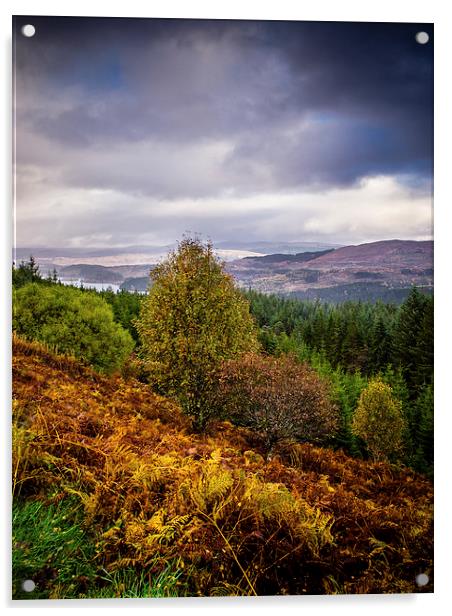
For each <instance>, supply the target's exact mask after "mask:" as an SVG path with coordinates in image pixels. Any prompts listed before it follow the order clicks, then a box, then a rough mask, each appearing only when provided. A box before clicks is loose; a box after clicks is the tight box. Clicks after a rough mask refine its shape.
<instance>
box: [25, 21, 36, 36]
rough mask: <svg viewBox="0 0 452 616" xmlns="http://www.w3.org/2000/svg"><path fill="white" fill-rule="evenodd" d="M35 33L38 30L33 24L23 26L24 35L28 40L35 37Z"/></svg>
mask: <svg viewBox="0 0 452 616" xmlns="http://www.w3.org/2000/svg"><path fill="white" fill-rule="evenodd" d="M35 32H36V28H35V27H34V26H33V24H25V26H22V34H23V35H24V36H26V37H27V38H31V37H32V36H34V35H35Z"/></svg>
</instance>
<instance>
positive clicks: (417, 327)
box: [394, 287, 427, 395]
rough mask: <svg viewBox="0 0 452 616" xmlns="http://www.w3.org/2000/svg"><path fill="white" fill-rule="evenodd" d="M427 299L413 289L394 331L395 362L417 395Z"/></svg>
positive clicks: (413, 393)
mask: <svg viewBox="0 0 452 616" xmlns="http://www.w3.org/2000/svg"><path fill="white" fill-rule="evenodd" d="M426 303H427V300H426V298H425V297H424V296H423V295H421V294H420V293H419V291H418V290H417V288H416V287H413V289H412V291H411V292H410V294H409V296H408V298H407V299H406V301H405V302H404V303H403V305H402V307H401V309H400V313H399V317H398V320H397V324H396V327H395V331H394V360H395V364H396V365H397V366H399V367H400V368H401V370H402V372H403V375H404V377H405V379H406V382H407V384H408V387H409V389H410V391H411V392H412V395H415V392H416V390H417V386H418V385H419V382H418V375H417V364H418V360H419V346H418V345H419V340H420V338H421V330H422V324H423V322H424V316H425V311H426Z"/></svg>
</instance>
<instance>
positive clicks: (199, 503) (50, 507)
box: [13, 338, 433, 597]
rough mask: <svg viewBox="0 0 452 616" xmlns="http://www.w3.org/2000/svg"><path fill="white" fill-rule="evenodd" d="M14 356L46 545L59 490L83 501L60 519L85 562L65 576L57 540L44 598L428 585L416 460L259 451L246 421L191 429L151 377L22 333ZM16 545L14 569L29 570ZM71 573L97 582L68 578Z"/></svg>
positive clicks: (24, 468) (28, 503)
mask: <svg viewBox="0 0 452 616" xmlns="http://www.w3.org/2000/svg"><path fill="white" fill-rule="evenodd" d="M13 369H14V403H13V411H14V413H13V414H14V418H13V419H14V435H13V489H14V499H15V502H16V504H17V505H18V506H19V509H18V511H20V507H22V508H24V509H23V510H24V511H26V508H27V507H37V506H38V505H39V504H40V503H41V504H42V503H45V507H46V508H47V509H45V510H43V511H45V513H46V515H45V516H44V518H43V520H44V521H43V522H42V524H44V528H45V529H46V530H45V532H44V531H39V532H44V535H45V536H46V537H47V535H48V534H49V538H48V540H47V539H46V542H44V545H51V542H52V541H56V540H57V539H56V538H54V537H52V536H51V533H50V527H51V526H52V525H53V526H52V528H54V527H60V528H62V529H63V528H66V526H65V524H63V523H62V522H61V521H59V518H58V516H59V515H60V513H61V515H64V514H63V513H62V512H63V510H64V507H63V505H62V503H63V504H67V503H71V511H74V512H77V514H76V518H73V517H70V518H67V523H68V527H67V532H68V533H69V535H68V536H70V537H71V540H72V539H73V540H74V544H73V545H74V549H78V550H79V553H80V554H82V555H83V556H82V559H81V561H82V563H83V562H84V563H85V565H82V564H81V565H80V567H82V568H83V567H85V569H84V572H82V571H81V570H79V569H76V572H75V573H70V575H69V571H68V570H67V569H66V568H65V567H66V565H67V567H68V568H69V569H70V568H71V566H72V565H71V562H72V561H71V554H74V553H73V552H68V553H67V554H66V550H68V549H69V548H68V545H67V544H66V542H64V548H63V550H61V551H60V552H58V554H65V555H66V557H67V558H66V561H65V562H66V565H65V567H60V568H61V569H62V571H64V573H63V572H60V573H59V574H58V575H59V576H60V577H61V576H63V577H62V579H63V582H62V583H61V584H60V585H58V584H56V583H54V584H53V590H52V591H51V592H52V596H53V597H57V596H58V597H61V596H69V595H68V594H67V593H69V592H72V593H74V595H71V596H79V597H81V596H86V597H88V596H89V597H106V596H140V597H142V596H161V595H158V594H155V593H159V592H161V593H163V596H173V595H174V594H177V595H179V596H184V595H185V596H186V595H198V596H206V595H207V596H209V595H254V594H258V595H264V594H334V593H381V592H384V593H388V592H418V591H422V592H425V591H426V592H429V591H431V590H432V588H433V586H432V581H430V583H429V584H428V585H427V586H425V587H423V588H422V589H419V588H418V587H417V586H416V583H415V578H416V575H417V574H419V573H427V574H428V575H429V578H430V580H432V578H433V575H432V534H433V533H432V485H431V483H430V482H429V481H427V480H426V479H425V478H423V477H422V476H420V475H418V474H416V473H414V472H413V471H409V470H406V469H401V468H396V467H394V466H391V465H389V464H386V463H383V462H381V463H369V462H366V461H363V460H357V459H353V458H350V457H349V456H347V455H345V454H344V453H342V452H334V451H332V450H328V449H322V448H319V447H314V446H312V445H296V446H291V447H286V448H285V449H280V451H279V452H276V454H275V455H274V457H273V459H271V460H267V461H266V460H265V459H264V457H263V456H262V455H260V453H259V452H258V451H256V449H255V448H254V441H253V435H252V434H250V433H249V432H247V431H246V430H244V429H237V428H234V427H233V426H232V425H231V424H228V423H227V422H222V423H218V424H217V425H216V428H215V429H212V432H211V434H205V435H193V434H192V433H191V432H190V425H189V423H188V420H187V418H186V417H184V416H183V415H182V414H181V413H180V410H179V408H178V407H177V406H176V405H175V404H173V403H171V402H170V401H168V400H166V399H164V398H161V397H159V396H156V395H154V394H152V393H151V392H150V391H149V389H148V388H146V387H145V386H144V385H142V384H140V383H138V382H136V381H134V380H127V381H125V380H123V379H121V378H119V377H113V378H107V377H103V376H100V375H98V374H96V373H94V372H93V371H91V370H90V369H88V368H83V367H81V366H80V365H79V364H78V363H77V362H74V361H73V360H70V359H68V358H59V357H58V356H55V355H53V354H52V353H50V352H49V351H47V350H45V349H44V348H43V347H41V346H39V345H37V344H30V343H25V342H23V341H21V340H19V339H17V338H16V339H15V340H14V356H13ZM73 503H76V505H73ZM64 506H66V505H64ZM62 507H63V509H62ZM47 514H48V516H50V517H47ZM23 515H25V514H23ZM52 515H53V516H57V519H56V521H55V520H54V519H53V518H52V517H51V516H52ZM74 515H75V514H74ZM19 517H20V516H19ZM37 519H39V516H37ZM40 523H41V522H40ZM22 526H23V524H22ZM20 527H21V524H19V528H20ZM62 532H66V531H62ZM71 533H74V536H72V535H71ZM15 540H16V543H17V541H18V542H19V549H20V546H21V542H23V541H25V542H26V540H25V539H24V538H16V539H15ZM48 542H50V543H48ZM52 545H53V544H52ZM71 545H72V544H71ZM77 546H78V547H77ZM70 549H71V550H72V548H70ZM44 551H46V550H44ZM52 551H53V552H55V551H56V550H55V549H54V550H52ZM19 556H20V558H19ZM55 557H56V556H55ZM24 558H25V556H24V554H23V553H22V552H21V553H20V554H19V555H17V557H16V560H15V561H14V566H15V569H16V573H15V578H14V579H15V580H20V579H22V578H23V576H24V575H26V574H29V575H31V570H28V569H27V570H26V571H25V570H24V569H23V568H24V567H25V564H24ZM33 558H36V566H37V567H41V569H42V567H44V566H46V565H45V558H44V554H42V555H40V556H39V558H38V555H36V556H33ZM21 559H22V560H21ZM43 559H44V560H43ZM42 563H44V564H42ZM27 566H28V565H27ZM51 567H53V568H55V569H57V570H58V569H59V567H58V566H57V565H55V564H52V565H51ZM90 572H91V573H90ZM72 575H75V580H76V582H71V583H74V584H77V576H80V575H84V576H86V577H87V578H88V579H89V580H90V583H89V584H88V583H87V584H86V587H83V588H81V587H80V586H75V587H74V588H73V589H72V590H71V591H69V586H70V582H69V580H72V579H73V578H72V577H71V576H72ZM90 576H91V577H90ZM56 579H59V578H56ZM85 581H86V580H85ZM17 583H18V582H16V592H17V593H20V592H21V591H20V589H19V590H17ZM46 592H47V591H46ZM48 592H49V593H50V590H48ZM49 596H50V594H49Z"/></svg>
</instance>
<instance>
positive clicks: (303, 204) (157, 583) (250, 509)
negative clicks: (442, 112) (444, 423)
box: [12, 16, 433, 600]
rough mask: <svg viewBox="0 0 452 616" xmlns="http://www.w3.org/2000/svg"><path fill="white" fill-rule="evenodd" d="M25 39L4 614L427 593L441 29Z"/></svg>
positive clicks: (157, 26) (16, 55) (183, 30)
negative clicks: (73, 604)
mask: <svg viewBox="0 0 452 616" xmlns="http://www.w3.org/2000/svg"><path fill="white" fill-rule="evenodd" d="M12 27H13V114H14V116H13V127H14V131H13V132H14V143H13V153H14V246H13V255H12V261H13V267H12V284H13V318H12V320H13V405H12V439H13V441H12V442H13V460H12V469H13V477H12V490H13V509H12V520H13V529H12V532H13V536H12V564H13V572H12V596H13V598H14V599H29V600H30V599H61V598H67V599H69V598H72V599H75V598H78V599H80V598H127V597H140V598H158V597H179V598H181V597H192V596H195V597H221V596H243V595H246V596H253V595H319V594H320V595H331V594H363V593H364V594H365V593H374V594H375V593H424V592H427V593H431V592H433V514H432V505H433V225H432V187H433V150H432V141H433V24H425V23H424V24H418V23H359V22H354V23H347V22H303V21H298V22H297V21H293V22H289V21H236V20H208V19H205V20H202V19H192V20H184V19H132V18H108V17H105V18H88V17H86V18H83V17H79V18H73V17H42V16H40V17H38V16H16V17H14V18H13V26H12Z"/></svg>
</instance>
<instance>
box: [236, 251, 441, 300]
mask: <svg viewBox="0 0 452 616" xmlns="http://www.w3.org/2000/svg"><path fill="white" fill-rule="evenodd" d="M227 268H228V271H229V272H230V273H231V274H232V275H233V276H234V278H235V279H236V280H237V282H238V283H239V285H240V286H242V287H250V288H252V289H256V290H258V291H262V292H263V293H278V294H284V295H294V296H297V297H300V298H306V299H322V300H326V301H343V300H345V299H362V300H367V299H370V300H375V299H384V300H389V301H399V300H402V299H403V298H404V297H405V296H406V294H407V292H408V291H407V290H408V289H410V288H411V286H413V285H416V286H418V287H420V288H423V289H424V290H425V291H427V292H428V291H431V290H432V289H433V242H432V241H424V242H416V241H408V240H386V241H381V242H372V243H368V244H360V245H358V246H344V247H341V248H337V249H334V250H324V251H322V252H317V253H315V252H314V253H313V252H305V253H301V254H296V255H282V254H276V255H268V256H265V257H249V258H245V259H239V260H236V261H233V262H231V263H229V264H228V265H227Z"/></svg>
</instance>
